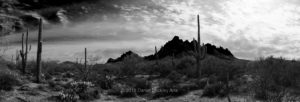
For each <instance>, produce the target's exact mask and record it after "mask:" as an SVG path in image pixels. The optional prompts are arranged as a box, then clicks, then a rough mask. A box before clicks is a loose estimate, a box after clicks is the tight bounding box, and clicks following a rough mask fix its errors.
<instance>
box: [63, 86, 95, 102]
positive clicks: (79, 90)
mask: <svg viewBox="0 0 300 102" xmlns="http://www.w3.org/2000/svg"><path fill="white" fill-rule="evenodd" d="M91 86H93V84H92V83H91V82H83V81H80V82H72V83H70V84H69V87H68V88H67V89H65V90H63V92H61V93H60V94H59V96H58V99H59V100H60V101H62V102H76V101H77V100H78V99H87V96H86V94H87V90H88V88H90V87H91ZM83 93H84V94H83Z"/></svg>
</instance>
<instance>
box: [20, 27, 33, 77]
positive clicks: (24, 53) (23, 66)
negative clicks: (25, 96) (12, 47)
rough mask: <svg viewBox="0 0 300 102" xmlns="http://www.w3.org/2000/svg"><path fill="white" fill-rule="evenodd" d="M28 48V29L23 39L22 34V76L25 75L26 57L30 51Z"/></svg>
mask: <svg viewBox="0 0 300 102" xmlns="http://www.w3.org/2000/svg"><path fill="white" fill-rule="evenodd" d="M24 39H25V49H24ZM30 48H31V47H30ZM30 48H28V29H27V32H26V38H24V34H22V49H21V50H20V55H21V59H22V72H23V74H25V73H26V66H27V55H28V52H29V51H30V50H31V49H30Z"/></svg>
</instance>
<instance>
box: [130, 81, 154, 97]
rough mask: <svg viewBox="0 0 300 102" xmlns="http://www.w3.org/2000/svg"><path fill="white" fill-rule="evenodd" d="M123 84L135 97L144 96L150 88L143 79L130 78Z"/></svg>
mask: <svg viewBox="0 0 300 102" xmlns="http://www.w3.org/2000/svg"><path fill="white" fill-rule="evenodd" d="M124 82H125V83H126V84H127V85H129V86H130V87H132V88H133V89H134V91H136V94H137V95H143V94H146V92H147V90H148V89H150V88H151V85H150V83H149V82H148V81H147V80H145V79H139V78H131V79H128V80H125V81H124Z"/></svg>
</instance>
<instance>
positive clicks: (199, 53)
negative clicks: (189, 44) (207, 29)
mask: <svg viewBox="0 0 300 102" xmlns="http://www.w3.org/2000/svg"><path fill="white" fill-rule="evenodd" d="M197 23H198V34H197V36H198V41H197V42H195V41H194V47H195V52H196V61H197V62H196V64H197V65H196V67H197V68H196V75H197V77H201V74H202V73H201V68H200V67H201V65H200V61H201V60H203V59H204V58H205V56H206V52H207V48H206V46H204V44H203V45H202V46H201V38H200V19H199V15H197ZM194 40H195V39H194ZM196 43H197V44H196Z"/></svg>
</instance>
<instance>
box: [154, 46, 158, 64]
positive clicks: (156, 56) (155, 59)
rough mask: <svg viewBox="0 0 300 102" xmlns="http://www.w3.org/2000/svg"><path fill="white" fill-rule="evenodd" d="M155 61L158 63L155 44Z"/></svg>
mask: <svg viewBox="0 0 300 102" xmlns="http://www.w3.org/2000/svg"><path fill="white" fill-rule="evenodd" d="M155 63H156V64H158V53H157V48H156V46H155Z"/></svg>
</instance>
